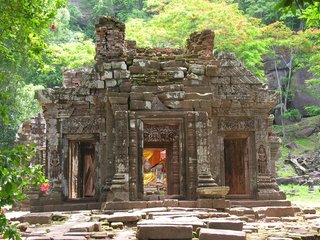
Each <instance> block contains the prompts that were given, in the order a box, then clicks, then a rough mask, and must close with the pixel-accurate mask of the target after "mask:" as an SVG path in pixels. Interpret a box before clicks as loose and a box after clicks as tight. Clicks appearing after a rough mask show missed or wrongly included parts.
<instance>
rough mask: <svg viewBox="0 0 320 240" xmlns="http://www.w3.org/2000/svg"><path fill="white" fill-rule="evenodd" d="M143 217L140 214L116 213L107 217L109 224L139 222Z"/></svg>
mask: <svg viewBox="0 0 320 240" xmlns="http://www.w3.org/2000/svg"><path fill="white" fill-rule="evenodd" d="M141 219H142V215H141V214H138V213H114V214H112V215H109V216H108V217H107V220H108V222H138V221H139V220H141Z"/></svg>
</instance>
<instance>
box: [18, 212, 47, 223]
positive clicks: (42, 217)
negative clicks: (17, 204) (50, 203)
mask: <svg viewBox="0 0 320 240" xmlns="http://www.w3.org/2000/svg"><path fill="white" fill-rule="evenodd" d="M52 215H53V214H52V213H48V212H42V213H28V214H25V215H23V216H21V217H19V218H17V219H16V220H18V221H20V222H28V223H30V224H50V223H51V222H52Z"/></svg>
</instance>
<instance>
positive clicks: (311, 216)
mask: <svg viewBox="0 0 320 240" xmlns="http://www.w3.org/2000/svg"><path fill="white" fill-rule="evenodd" d="M317 218H320V215H319V214H306V215H304V216H303V219H304V220H312V219H317Z"/></svg>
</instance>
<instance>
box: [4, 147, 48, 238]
mask: <svg viewBox="0 0 320 240" xmlns="http://www.w3.org/2000/svg"><path fill="white" fill-rule="evenodd" d="M34 153H35V152H34V148H33V147H28V148H26V147H24V146H19V147H16V148H14V149H12V150H2V151H0V236H1V235H2V236H3V237H4V238H6V239H21V238H20V236H19V234H18V232H17V230H16V229H15V227H13V226H12V225H10V223H9V221H8V220H7V219H6V216H5V214H4V209H5V207H6V206H10V205H14V204H17V203H19V202H20V201H21V200H23V199H24V198H25V197H26V195H25V194H24V191H25V190H27V189H28V187H29V186H30V184H38V183H44V182H46V179H45V177H44V175H43V173H42V169H41V168H42V167H41V166H40V165H32V164H31V157H32V156H33V154H34ZM38 185H39V184H38Z"/></svg>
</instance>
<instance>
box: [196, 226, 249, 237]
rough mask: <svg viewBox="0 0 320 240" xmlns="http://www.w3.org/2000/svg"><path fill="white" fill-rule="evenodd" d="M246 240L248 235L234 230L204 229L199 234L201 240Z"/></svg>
mask: <svg viewBox="0 0 320 240" xmlns="http://www.w3.org/2000/svg"><path fill="white" fill-rule="evenodd" d="M213 239H214V240H245V239H246V233H245V232H241V231H233V230H221V229H207V228H202V229H201V230H200V233H199V240H213Z"/></svg>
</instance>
